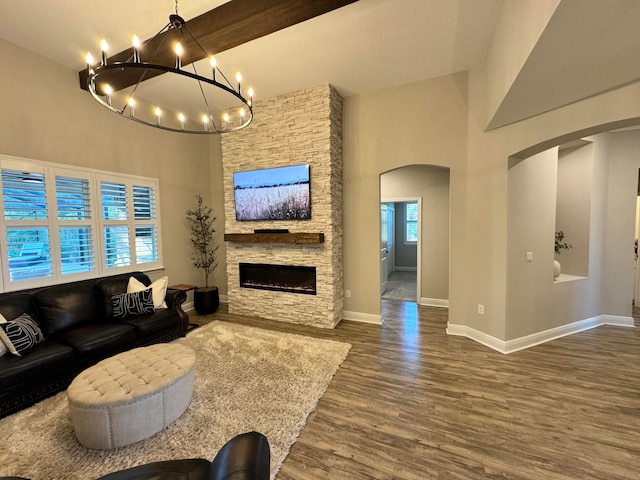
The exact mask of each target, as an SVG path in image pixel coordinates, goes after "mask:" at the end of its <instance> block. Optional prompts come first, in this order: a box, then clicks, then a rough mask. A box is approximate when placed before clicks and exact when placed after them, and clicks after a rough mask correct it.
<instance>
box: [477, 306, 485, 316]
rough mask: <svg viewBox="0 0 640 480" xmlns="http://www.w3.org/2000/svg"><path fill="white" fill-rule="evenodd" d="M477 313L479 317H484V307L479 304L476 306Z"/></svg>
mask: <svg viewBox="0 0 640 480" xmlns="http://www.w3.org/2000/svg"><path fill="white" fill-rule="evenodd" d="M478 313H479V314H480V315H484V305H482V304H481V303H479V304H478Z"/></svg>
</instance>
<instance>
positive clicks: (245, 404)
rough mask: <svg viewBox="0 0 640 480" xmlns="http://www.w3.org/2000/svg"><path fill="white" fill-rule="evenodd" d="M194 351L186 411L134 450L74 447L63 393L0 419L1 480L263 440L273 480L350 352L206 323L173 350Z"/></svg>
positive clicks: (74, 473)
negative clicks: (251, 437)
mask: <svg viewBox="0 0 640 480" xmlns="http://www.w3.org/2000/svg"><path fill="white" fill-rule="evenodd" d="M176 342H179V343H183V344H185V345H188V346H190V347H191V348H193V349H194V350H195V351H196V355H197V360H196V383H195V387H194V392H193V400H192V401H191V405H190V406H189V408H188V409H187V411H186V412H185V413H184V414H183V415H182V416H181V417H180V418H179V419H178V420H176V421H175V422H174V423H173V424H172V425H170V426H168V427H167V428H166V429H164V430H163V431H161V432H159V433H157V434H155V435H154V436H152V437H150V438H148V439H146V440H143V441H141V442H138V443H135V444H133V445H129V446H126V447H122V448H118V449H115V450H91V449H88V448H86V447H83V446H82V445H81V444H80V443H79V442H78V441H77V440H76V437H75V434H74V432H73V427H72V425H71V418H70V416H69V410H68V406H67V394H66V392H61V393H59V394H57V395H55V396H54V397H51V398H48V399H46V400H44V401H42V402H40V403H38V404H37V405H34V406H33V407H30V408H28V409H26V410H23V411H21V412H18V413H16V414H13V415H10V416H8V417H5V418H3V419H0V432H1V433H0V434H1V435H2V448H1V449H0V476H3V475H6V476H12V475H15V476H21V477H27V478H30V479H32V480H40V479H41V480H45V479H46V480H55V479H60V480H62V479H64V480H74V479H77V480H80V479H82V480H90V479H95V478H97V477H100V476H101V475H105V474H107V473H110V472H114V471H117V470H122V469H125V468H129V467H133V466H136V465H141V464H145V463H149V462H155V461H160V460H171V459H179V458H206V459H208V460H213V457H214V456H215V455H216V453H217V452H218V450H219V449H220V448H221V447H222V446H223V445H224V444H225V442H226V441H227V440H229V439H230V438H232V437H234V436H235V435H237V434H239V433H243V432H248V431H253V430H255V431H257V432H261V433H263V434H264V435H265V436H266V437H267V438H268V440H269V446H270V448H271V478H272V479H273V478H275V475H276V473H277V472H278V470H279V469H280V466H281V465H282V462H283V461H284V459H285V457H286V456H287V454H288V453H289V449H290V448H291V445H293V443H294V442H295V440H296V438H297V437H298V434H299V433H300V431H301V430H302V428H303V427H304V425H305V423H306V420H307V417H308V416H309V414H310V413H311V412H312V411H313V410H314V409H315V407H316V405H317V402H318V400H319V399H320V397H321V396H322V395H323V393H324V392H325V390H326V388H327V386H328V385H329V382H330V381H331V378H332V377H333V375H334V374H335V373H336V371H337V370H338V368H339V366H340V364H341V363H342V362H343V360H344V359H345V358H346V356H347V353H348V352H349V349H350V348H351V345H349V344H347V343H342V342H336V341H332V340H321V339H315V338H311V337H306V336H301V335H293V334H286V333H279V332H272V331H268V330H264V329H260V328H252V327H246V326H242V325H236V324H232V323H226V322H218V321H216V322H212V323H211V324H208V325H205V326H203V327H200V328H198V329H196V330H194V331H192V332H190V333H189V334H188V336H187V337H186V338H182V339H179V340H176Z"/></svg>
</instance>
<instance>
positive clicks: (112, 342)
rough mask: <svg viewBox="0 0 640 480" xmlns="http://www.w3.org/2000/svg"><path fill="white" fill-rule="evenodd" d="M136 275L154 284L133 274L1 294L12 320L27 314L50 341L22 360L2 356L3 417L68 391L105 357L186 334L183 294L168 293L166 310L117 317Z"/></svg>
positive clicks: (2, 305)
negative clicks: (117, 298)
mask: <svg viewBox="0 0 640 480" xmlns="http://www.w3.org/2000/svg"><path fill="white" fill-rule="evenodd" d="M131 276H134V277H135V278H136V279H138V280H139V281H140V282H142V283H143V284H144V285H147V286H149V285H151V281H150V279H149V277H148V276H147V275H145V274H144V273H141V272H133V273H127V274H121V275H116V276H111V277H102V278H98V279H92V280H82V281H79V282H73V283H67V284H61V285H56V286H51V287H46V288H41V289H32V290H25V291H19V292H10V293H4V294H0V313H1V314H2V315H3V316H4V317H5V318H6V320H12V319H15V318H17V317H19V316H20V315H22V314H23V313H27V314H28V315H29V316H31V317H32V318H33V319H34V320H35V321H36V322H37V323H38V325H39V327H40V329H41V330H42V333H43V335H44V338H45V340H44V341H43V342H41V343H39V344H37V345H36V346H35V347H34V348H33V349H31V350H30V351H28V353H26V354H24V355H22V356H15V355H11V354H10V353H7V354H5V355H3V356H1V357H0V417H3V416H5V415H8V414H10V413H13V412H15V411H17V410H20V409H22V408H24V407H27V406H29V405H32V404H34V403H35V402H37V401H39V400H42V399H44V398H46V397H48V396H50V395H53V394H55V393H57V392H59V391H62V390H64V389H65V388H66V387H67V386H68V385H69V383H70V382H71V380H72V379H73V378H74V377H75V376H76V375H77V374H78V373H79V372H80V371H82V370H84V369H85V368H87V367H88V366H90V365H93V364H95V363H97V362H98V361H100V360H102V359H104V358H107V357H109V356H112V355H114V354H116V353H119V352H122V351H125V350H129V349H131V348H134V347H139V346H144V345H151V344H154V343H159V342H167V341H170V340H173V339H175V338H178V337H180V336H184V335H185V333H186V330H187V326H188V316H187V315H186V314H185V313H184V311H182V308H181V305H182V303H183V302H184V301H185V299H186V294H185V292H182V291H177V290H171V289H168V290H167V294H166V297H165V301H166V304H167V308H166V309H156V310H155V311H154V312H153V313H150V314H144V315H139V316H132V317H128V318H123V319H120V318H115V317H114V316H113V304H112V296H113V295H114V294H118V293H124V292H126V291H127V284H128V282H129V278H130V277H131Z"/></svg>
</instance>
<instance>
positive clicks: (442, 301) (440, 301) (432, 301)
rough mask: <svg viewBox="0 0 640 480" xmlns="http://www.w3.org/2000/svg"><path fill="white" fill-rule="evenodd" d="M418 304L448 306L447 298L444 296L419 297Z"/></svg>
mask: <svg viewBox="0 0 640 480" xmlns="http://www.w3.org/2000/svg"><path fill="white" fill-rule="evenodd" d="M420 305H425V306H427V307H442V308H449V300H448V299H446V298H427V297H421V298H420Z"/></svg>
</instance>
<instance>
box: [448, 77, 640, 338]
mask: <svg viewBox="0 0 640 480" xmlns="http://www.w3.org/2000/svg"><path fill="white" fill-rule="evenodd" d="M485 73H486V72H484V70H483V69H477V70H473V71H472V72H470V83H469V85H470V96H469V98H470V109H471V112H470V113H471V114H470V116H469V129H468V131H469V137H468V164H469V167H468V177H467V179H466V180H467V189H466V194H467V197H466V205H467V213H468V215H467V216H466V218H465V233H466V240H467V246H468V248H466V249H463V250H456V249H453V248H452V251H451V258H452V277H453V276H455V275H456V274H457V271H456V270H455V269H456V268H457V264H456V261H455V259H456V257H458V256H459V255H463V258H464V265H465V268H466V269H467V271H468V272H469V275H468V276H467V277H466V278H465V279H464V280H463V281H462V282H456V281H453V280H452V282H451V287H452V288H451V300H450V322H451V323H454V324H458V323H460V324H462V325H465V326H467V327H471V328H473V329H477V330H479V331H481V332H483V333H485V334H488V335H491V336H494V337H496V338H498V339H506V338H507V335H508V338H514V337H517V336H519V335H521V334H522V332H524V331H526V330H528V329H529V328H528V326H527V325H524V326H523V325H522V324H526V322H524V321H523V320H521V319H519V318H517V317H511V316H507V312H506V308H505V307H506V305H507V303H508V298H507V277H506V272H507V265H506V258H507V256H506V252H507V248H506V247H507V245H506V239H507V231H508V229H507V221H506V220H507V205H508V202H507V172H508V159H509V157H511V156H514V155H517V156H520V157H522V158H524V157H527V156H530V155H531V154H534V153H537V152H540V151H543V150H545V149H547V148H549V147H551V146H553V145H558V144H562V143H564V142H566V141H569V140H575V139H577V138H582V137H584V136H587V135H590V134H593V133H596V132H599V131H607V130H610V129H612V128H617V127H620V126H624V125H629V124H635V123H638V115H639V114H640V109H639V106H638V102H637V101H636V100H635V99H636V98H637V96H638V95H639V94H640V86H638V85H632V86H627V87H623V88H620V89H617V90H615V91H611V92H609V93H606V94H603V95H599V96H597V97H592V98H590V99H587V100H584V101H581V102H578V103H575V104H573V105H570V106H567V107H564V108H561V109H557V110H554V111H552V112H549V113H546V114H544V115H540V116H537V117H533V118H530V119H528V120H525V121H522V122H519V123H517V124H514V125H510V126H507V127H503V128H501V129H497V130H494V131H490V132H485V131H483V128H482V127H481V126H480V125H479V124H478V123H477V121H476V119H477V117H478V116H477V115H474V113H473V112H474V111H475V109H476V108H478V109H479V108H482V104H483V99H482V98H481V97H482V91H483V90H482V86H483V84H484V81H485V78H484V75H485ZM605 175H606V174H605ZM594 201H595V200H594V199H593V198H592V217H593V215H594V214H596V213H597V211H595V212H594V211H593V209H594V207H593V202H594ZM602 205H605V206H606V203H603V204H602ZM452 218H453V216H452ZM455 228H456V225H455V224H452V229H455ZM592 232H593V230H592ZM595 244H596V242H595V241H594V239H593V237H592V238H591V240H590V245H591V247H590V250H591V252H590V255H591V254H593V249H594V245H595ZM608 250H610V249H608ZM600 252H602V250H600ZM592 265H593V263H592ZM601 280H602V281H603V282H607V281H612V278H611V277H610V276H605V277H603V278H602V279H601ZM509 287H510V289H511V288H512V289H515V290H517V289H526V288H531V286H530V285H524V284H523V285H512V284H511V282H509ZM458 289H462V290H463V294H462V293H461V296H460V301H455V302H454V299H455V297H456V295H457V292H458ZM515 290H512V291H515ZM592 292H593V291H592ZM598 292H599V290H598ZM590 301H591V300H590V299H589V298H585V297H584V296H580V295H578V296H573V297H569V296H565V302H564V303H563V305H562V307H563V308H562V309H561V310H559V311H571V312H573V311H574V310H575V309H576V308H577V309H581V305H584V304H585V302H586V303H588V302H590ZM478 303H482V304H484V305H485V315H479V314H478V313H477V304H478ZM616 305H619V302H617V303H616ZM603 310H608V311H606V312H605V311H602V312H600V314H613V315H617V314H619V313H616V311H618V310H617V309H616V311H613V309H611V310H610V309H604V308H603ZM629 313H630V312H628V313H627V314H629ZM576 317H577V315H576V316H572V318H576ZM583 318H585V317H583ZM561 321H562V322H563V323H568V322H569V320H568V318H564V319H563V320H561ZM507 332H509V333H507Z"/></svg>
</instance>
